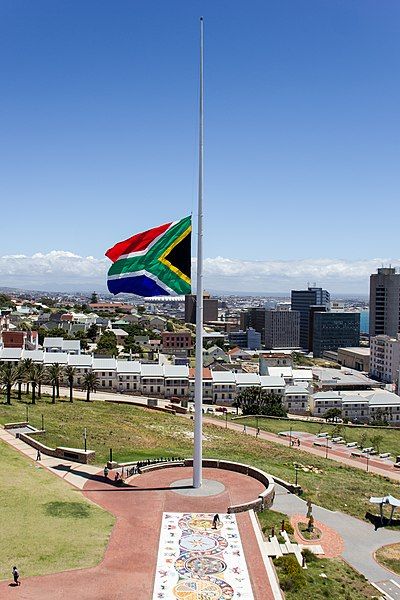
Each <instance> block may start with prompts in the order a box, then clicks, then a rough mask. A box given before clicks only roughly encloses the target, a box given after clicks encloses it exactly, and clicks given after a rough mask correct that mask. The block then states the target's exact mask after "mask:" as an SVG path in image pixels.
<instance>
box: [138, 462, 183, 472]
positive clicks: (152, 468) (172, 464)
mask: <svg viewBox="0 0 400 600" xmlns="http://www.w3.org/2000/svg"><path fill="white" fill-rule="evenodd" d="M184 466H185V462H184V461H175V462H165V463H155V464H154V465H145V466H144V467H140V469H139V472H140V473H147V472H148V471H159V470H161V469H171V467H184Z"/></svg>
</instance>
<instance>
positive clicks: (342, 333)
mask: <svg viewBox="0 0 400 600" xmlns="http://www.w3.org/2000/svg"><path fill="white" fill-rule="evenodd" d="M312 342H313V344H312V351H313V355H314V357H322V356H323V355H324V352H325V351H326V350H334V351H336V350H337V349H338V348H342V347H354V346H359V345H360V313H358V312H335V311H331V312H314V313H313V340H312Z"/></svg>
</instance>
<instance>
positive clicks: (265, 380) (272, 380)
mask: <svg viewBox="0 0 400 600" xmlns="http://www.w3.org/2000/svg"><path fill="white" fill-rule="evenodd" d="M260 383H261V387H263V388H264V387H265V388H284V387H285V385H286V384H285V380H284V379H283V377H273V376H271V375H261V376H260Z"/></svg>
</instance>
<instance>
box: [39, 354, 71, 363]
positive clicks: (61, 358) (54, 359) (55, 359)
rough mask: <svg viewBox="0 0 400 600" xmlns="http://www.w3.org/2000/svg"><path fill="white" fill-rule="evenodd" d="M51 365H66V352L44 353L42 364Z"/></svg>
mask: <svg viewBox="0 0 400 600" xmlns="http://www.w3.org/2000/svg"><path fill="white" fill-rule="evenodd" d="M53 363H57V364H61V365H66V364H67V363H68V354H67V353H66V352H45V353H44V364H45V365H52V364H53Z"/></svg>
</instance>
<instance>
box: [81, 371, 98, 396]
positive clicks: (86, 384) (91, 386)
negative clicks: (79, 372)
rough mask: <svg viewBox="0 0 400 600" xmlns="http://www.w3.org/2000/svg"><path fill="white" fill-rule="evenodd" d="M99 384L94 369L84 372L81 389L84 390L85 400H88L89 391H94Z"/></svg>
mask: <svg viewBox="0 0 400 600" xmlns="http://www.w3.org/2000/svg"><path fill="white" fill-rule="evenodd" d="M98 386H99V378H98V377H97V375H96V373H94V371H91V372H89V373H85V375H84V377H83V389H84V390H86V402H90V392H95V391H96V390H97V388H98Z"/></svg>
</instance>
